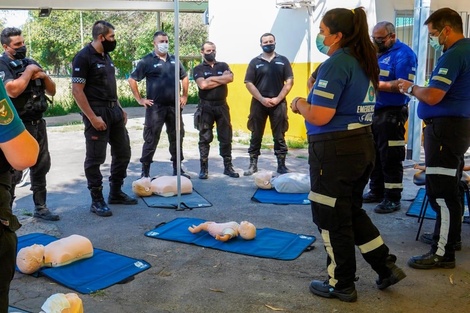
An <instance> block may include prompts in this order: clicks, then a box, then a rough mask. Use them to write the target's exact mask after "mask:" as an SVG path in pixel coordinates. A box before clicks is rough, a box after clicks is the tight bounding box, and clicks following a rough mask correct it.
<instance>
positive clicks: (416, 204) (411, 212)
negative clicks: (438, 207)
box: [406, 188, 468, 220]
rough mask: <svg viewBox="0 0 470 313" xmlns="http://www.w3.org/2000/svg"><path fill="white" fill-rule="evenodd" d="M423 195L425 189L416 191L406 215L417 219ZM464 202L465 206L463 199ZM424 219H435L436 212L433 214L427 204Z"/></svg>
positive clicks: (466, 214) (466, 213)
mask: <svg viewBox="0 0 470 313" xmlns="http://www.w3.org/2000/svg"><path fill="white" fill-rule="evenodd" d="M425 194H426V189H425V188H420V189H419V190H418V193H417V195H416V198H415V199H414V200H413V202H412V203H411V205H410V207H409V208H408V211H407V212H406V215H408V216H414V217H419V211H420V210H421V205H422V204H423V200H424V196H425ZM464 202H465V205H467V199H465V201H464ZM465 216H468V211H466V212H465ZM424 218H427V219H433V220H435V219H436V212H434V210H433V209H432V208H431V205H430V204H429V203H428V205H427V208H426V214H425V215H424Z"/></svg>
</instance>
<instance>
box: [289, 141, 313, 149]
mask: <svg viewBox="0 0 470 313" xmlns="http://www.w3.org/2000/svg"><path fill="white" fill-rule="evenodd" d="M287 146H288V147H289V148H291V149H306V148H307V147H308V142H307V140H287Z"/></svg>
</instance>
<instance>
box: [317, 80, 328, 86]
mask: <svg viewBox="0 0 470 313" xmlns="http://www.w3.org/2000/svg"><path fill="white" fill-rule="evenodd" d="M327 85H328V81H327V80H323V79H320V81H319V82H318V85H317V87H321V88H326V86H327Z"/></svg>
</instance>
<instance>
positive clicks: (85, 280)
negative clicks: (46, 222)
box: [17, 233, 151, 294]
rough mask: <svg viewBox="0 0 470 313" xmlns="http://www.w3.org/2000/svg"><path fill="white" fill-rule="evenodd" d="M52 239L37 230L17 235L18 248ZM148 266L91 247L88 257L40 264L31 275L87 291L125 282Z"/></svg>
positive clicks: (91, 291)
mask: <svg viewBox="0 0 470 313" xmlns="http://www.w3.org/2000/svg"><path fill="white" fill-rule="evenodd" d="M55 240H57V238H56V237H54V236H50V235H47V234H41V233H32V234H27V235H24V236H20V237H18V251H19V250H20V249H21V248H23V247H28V246H31V245H33V244H42V245H47V244H48V243H50V242H52V241H55ZM150 267H151V265H150V264H149V263H147V262H146V261H144V260H138V259H133V258H130V257H127V256H124V255H121V254H117V253H113V252H109V251H106V250H101V249H97V248H94V249H93V257H91V258H88V259H82V260H78V261H76V262H73V263H71V264H68V265H64V266H60V267H43V268H41V269H40V270H39V271H38V272H36V273H35V274H33V276H36V277H37V276H46V277H48V278H50V279H52V280H54V281H56V282H57V283H59V284H61V285H64V286H65V287H68V288H70V289H73V290H75V291H78V292H80V293H83V294H90V293H93V292H95V291H97V290H101V289H104V288H108V287H110V286H112V285H114V284H117V283H119V282H122V281H125V280H126V279H129V278H131V277H132V276H134V275H136V274H138V273H140V272H143V271H145V270H147V269H149V268H150ZM17 270H18V269H17Z"/></svg>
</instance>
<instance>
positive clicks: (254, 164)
mask: <svg viewBox="0 0 470 313" xmlns="http://www.w3.org/2000/svg"><path fill="white" fill-rule="evenodd" d="M257 171H258V156H257V155H254V154H250V166H249V167H248V169H247V170H246V171H245V172H244V173H243V176H250V175H253V174H254V173H256V172H257Z"/></svg>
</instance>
